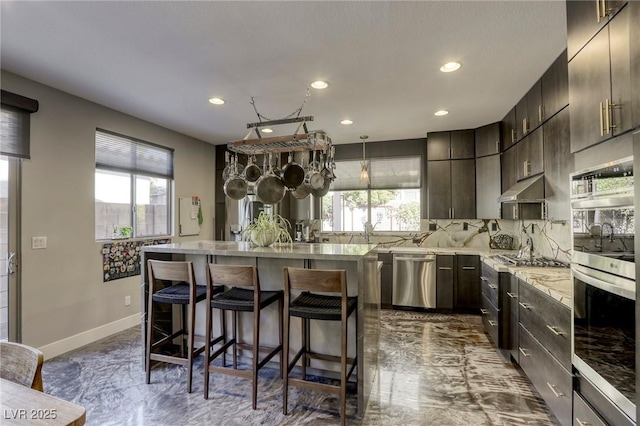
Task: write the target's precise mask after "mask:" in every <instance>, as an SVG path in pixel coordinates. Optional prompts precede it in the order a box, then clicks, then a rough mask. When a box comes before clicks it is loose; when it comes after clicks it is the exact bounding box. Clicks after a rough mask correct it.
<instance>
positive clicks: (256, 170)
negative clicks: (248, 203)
mask: <svg viewBox="0 0 640 426" xmlns="http://www.w3.org/2000/svg"><path fill="white" fill-rule="evenodd" d="M255 161H256V157H255V156H252V157H250V158H249V162H248V163H247V167H245V169H244V177H245V179H246V180H247V181H248V182H255V181H257V180H258V179H260V176H262V170H260V166H258V165H257V164H256V163H255Z"/></svg>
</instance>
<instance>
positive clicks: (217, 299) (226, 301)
mask: <svg viewBox="0 0 640 426" xmlns="http://www.w3.org/2000/svg"><path fill="white" fill-rule="evenodd" d="M207 276H208V280H207V281H208V286H209V287H213V286H214V284H215V285H222V286H227V287H230V288H229V289H228V290H227V291H225V292H222V293H219V294H216V295H213V294H212V293H207V296H208V297H207V306H210V307H211V308H210V309H207V326H206V335H207V337H208V336H211V309H213V308H215V309H220V310H221V311H222V314H223V315H224V312H226V311H232V312H233V316H232V330H233V337H232V338H231V340H228V341H226V336H225V342H224V343H223V345H222V347H221V348H220V349H218V350H217V351H215V352H214V353H213V354H211V353H210V351H211V346H210V345H206V348H205V364H204V365H205V368H204V398H205V399H208V398H209V373H210V372H215V373H222V374H228V375H232V376H240V377H246V378H251V379H252V384H253V398H252V407H253V409H254V410H255V409H256V406H257V398H258V371H260V369H261V368H262V367H264V366H265V365H266V363H267V362H269V360H270V359H271V358H273V356H274V355H276V354H277V353H278V352H279V353H280V354H282V303H283V294H282V290H277V291H262V290H261V289H260V281H259V279H258V269H257V268H256V267H255V266H251V265H217V264H209V267H208V269H207ZM241 287H251V288H250V289H249V288H241ZM274 302H278V330H279V344H278V346H276V347H275V348H272V347H266V346H260V311H261V310H262V309H264V308H266V307H267V306H269V305H271V304H272V303H274ZM238 312H253V343H251V344H249V343H241V342H239V341H238V329H237V322H238ZM230 346H233V367H227V366H226V360H225V357H224V355H225V353H226V350H227V349H228V348H229V347H230ZM238 348H240V349H248V350H251V351H252V352H253V360H252V370H251V371H249V370H238V355H237V349H238ZM260 352H267V355H266V356H265V357H264V359H262V360H259V358H258V357H259V354H260ZM220 354H222V355H223V358H222V367H218V366H215V365H211V361H213V360H215V359H216V358H217V357H218V356H220ZM282 365H283V363H282V356H280V376H281V377H282V371H283V369H282Z"/></svg>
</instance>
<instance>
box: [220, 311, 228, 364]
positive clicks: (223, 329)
mask: <svg viewBox="0 0 640 426" xmlns="http://www.w3.org/2000/svg"><path fill="white" fill-rule="evenodd" d="M226 318H227V316H226V315H225V311H223V310H222V309H220V335H221V336H222V344H223V345H224V344H225V343H227V320H226ZM222 366H223V367H226V366H227V351H224V352H222Z"/></svg>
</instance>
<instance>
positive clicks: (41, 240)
mask: <svg viewBox="0 0 640 426" xmlns="http://www.w3.org/2000/svg"><path fill="white" fill-rule="evenodd" d="M31 248H32V249H33V250H39V249H46V248H47V237H31Z"/></svg>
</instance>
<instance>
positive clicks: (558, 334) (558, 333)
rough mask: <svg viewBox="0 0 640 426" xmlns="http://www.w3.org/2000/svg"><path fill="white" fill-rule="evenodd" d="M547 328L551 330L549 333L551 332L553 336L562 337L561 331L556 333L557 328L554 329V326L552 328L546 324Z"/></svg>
mask: <svg viewBox="0 0 640 426" xmlns="http://www.w3.org/2000/svg"><path fill="white" fill-rule="evenodd" d="M547 328H548V329H549V330H551V332H552V333H553V334H555V335H556V336H562V335H563V334H564V333H563V332H562V331H558V330H557V328H558V327H556V326H554V325H548V324H547Z"/></svg>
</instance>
